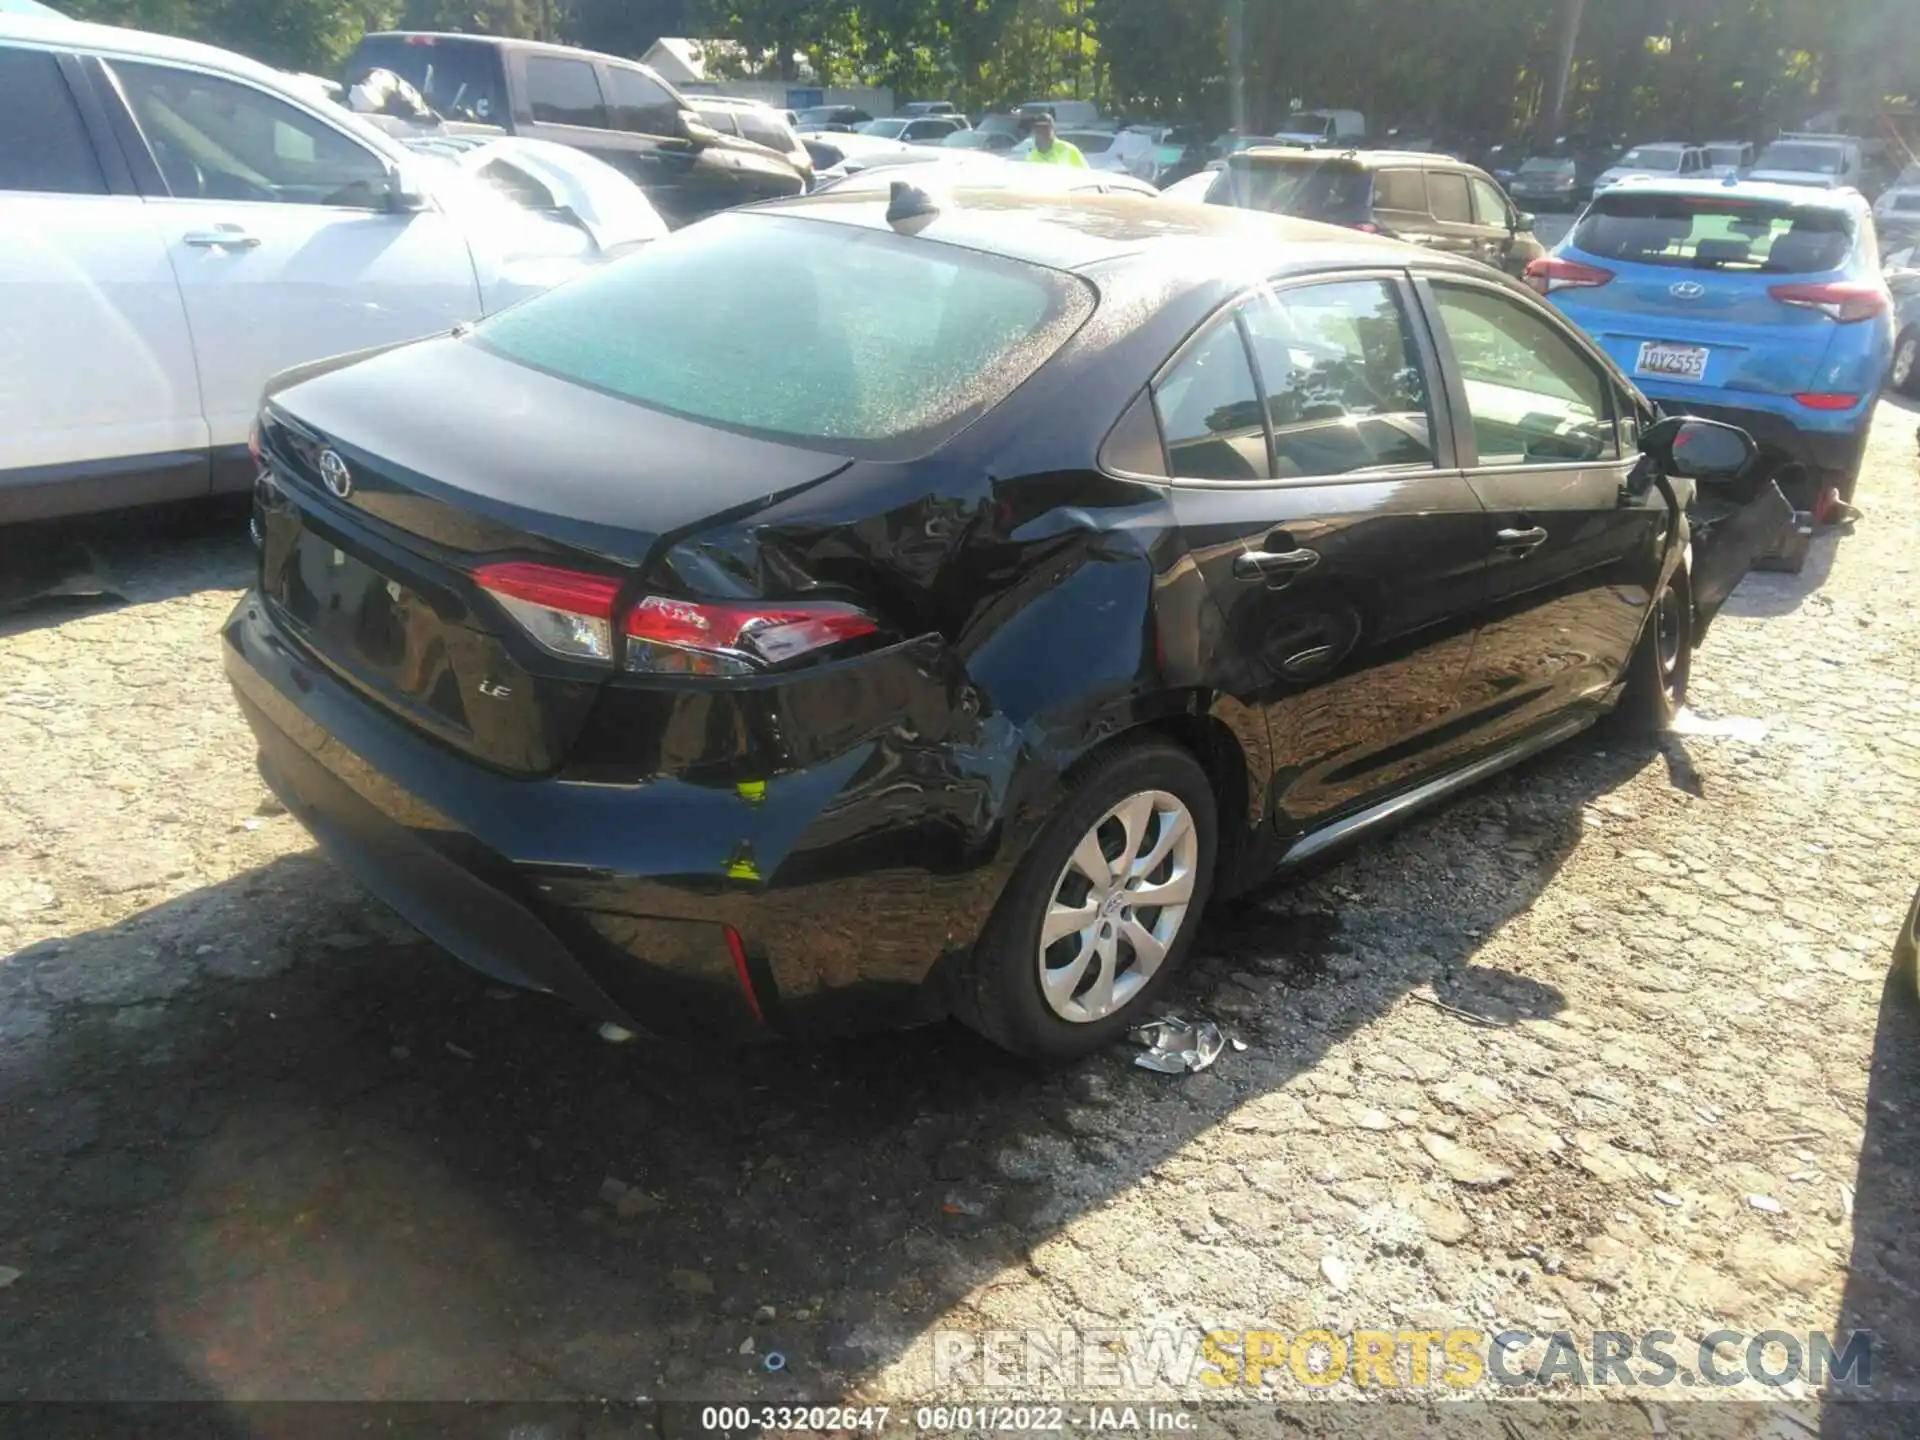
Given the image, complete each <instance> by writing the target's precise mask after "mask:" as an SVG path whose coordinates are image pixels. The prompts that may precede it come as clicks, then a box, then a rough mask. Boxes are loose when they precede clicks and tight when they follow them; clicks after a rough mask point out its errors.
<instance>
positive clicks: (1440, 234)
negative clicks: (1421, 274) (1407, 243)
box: [1427, 170, 1499, 264]
mask: <svg viewBox="0 0 1920 1440" xmlns="http://www.w3.org/2000/svg"><path fill="white" fill-rule="evenodd" d="M1427 208H1428V209H1429V210H1431V211H1432V212H1433V237H1434V238H1433V240H1432V242H1431V243H1432V247H1433V248H1434V249H1435V250H1439V251H1441V252H1443V253H1445V254H1448V255H1463V256H1465V257H1466V258H1467V259H1469V260H1479V261H1483V262H1485V263H1487V264H1497V263H1499V250H1498V248H1497V247H1496V246H1495V245H1494V244H1493V243H1492V242H1491V240H1490V239H1489V237H1488V235H1487V233H1486V231H1485V230H1484V228H1483V227H1482V226H1480V225H1479V224H1477V223H1476V222H1475V220H1474V218H1473V196H1472V194H1471V193H1470V192H1469V191H1468V189H1467V177H1466V176H1465V175H1463V174H1462V173H1461V172H1460V171H1458V170H1429V171H1427Z"/></svg>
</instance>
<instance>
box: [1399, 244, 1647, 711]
mask: <svg viewBox="0 0 1920 1440" xmlns="http://www.w3.org/2000/svg"><path fill="white" fill-rule="evenodd" d="M1420 291H1421V294H1422V296H1423V298H1424V299H1425V300H1426V302H1427V305H1428V307H1429V313H1430V314H1431V316H1432V322H1433V328H1434V332H1435V336H1436V340H1437V342H1438V344H1439V345H1440V346H1441V348H1442V351H1443V353H1446V354H1448V355H1450V357H1451V363H1450V364H1448V366H1447V370H1448V372H1449V374H1451V375H1453V376H1454V377H1456V379H1455V388H1454V390H1453V396H1452V398H1453V401H1454V404H1453V407H1452V408H1453V413H1454V414H1455V415H1456V416H1457V417H1458V418H1459V420H1460V434H1459V439H1458V443H1459V446H1460V449H1461V452H1462V453H1461V460H1462V464H1463V465H1464V466H1465V469H1466V475H1467V479H1468V482H1469V483H1470V484H1471V486H1472V488H1473V490H1474V493H1475V494H1476V495H1477V496H1478V497H1479V500H1480V502H1481V504H1482V505H1484V506H1485V508H1486V522H1485V524H1486V531H1485V537H1484V541H1483V543H1484V545H1485V553H1486V554H1487V555H1488V557H1489V559H1490V568H1489V569H1488V571H1487V596H1488V609H1487V615H1486V620H1485V623H1484V624H1483V626H1482V627H1481V630H1480V637H1479V641H1478V643H1477V644H1476V646H1475V648H1474V655H1473V663H1472V668H1471V674H1470V677H1469V679H1470V703H1471V704H1472V706H1473V707H1474V708H1475V709H1476V710H1477V711H1478V724H1477V726H1476V728H1477V729H1478V730H1479V731H1480V738H1481V739H1482V740H1484V741H1487V742H1498V741H1504V740H1510V739H1517V738H1519V737H1520V736H1521V735H1523V734H1524V733H1526V732H1527V731H1529V730H1532V729H1534V728H1536V727H1537V726H1539V725H1540V724H1541V723H1543V722H1545V721H1547V720H1550V719H1552V718H1554V717H1556V716H1557V715H1559V714H1560V713H1562V712H1563V711H1566V710H1567V709H1568V708H1569V707H1573V706H1577V705H1580V704H1582V703H1584V702H1589V701H1593V700H1597V699H1598V698H1599V697H1600V696H1601V695H1602V694H1603V693H1604V692H1605V691H1606V690H1607V689H1608V688H1609V687H1610V686H1612V685H1613V684H1614V682H1615V681H1616V680H1618V679H1619V678H1620V675H1621V672H1622V671H1623V670H1624V669H1625V667H1626V663H1627V658H1628V656H1629V655H1630V654H1631V653H1632V650H1633V647H1634V644H1635V643H1636V641H1637V640H1638V638H1639V634H1640V628H1641V624H1642V622H1643V621H1644V620H1645V618H1646V616H1647V614H1648V612H1649V610H1650V609H1651V607H1652V601H1653V592H1654V589H1655V587H1656V585H1657V584H1658V581H1659V576H1660V570H1661V565H1662V560H1663V556H1664V553H1665V545H1666V540H1667V535H1668V527H1669V526H1670V525H1671V523H1672V517H1671V514H1670V511H1669V508H1668V506H1667V503H1666V501H1665V499H1664V497H1663V496H1662V494H1661V492H1660V490H1659V489H1658V488H1657V487H1655V488H1653V489H1651V490H1649V491H1648V492H1647V493H1646V494H1645V495H1643V496H1640V497H1638V498H1635V497H1633V496H1630V495H1629V494H1628V493H1627V490H1626V483H1625V482H1626V478H1627V473H1628V471H1630V470H1631V469H1632V468H1633V464H1634V461H1635V460H1636V459H1637V458H1638V457H1637V454H1636V452H1635V449H1634V446H1633V445H1632V444H1631V443H1629V442H1627V441H1626V440H1624V439H1623V436H1622V433H1621V417H1622V409H1623V405H1622V401H1621V399H1620V397H1619V396H1618V394H1617V393H1616V388H1615V384H1614V381H1613V379H1612V377H1611V376H1610V375H1609V374H1608V373H1607V371H1606V369H1605V367H1603V366H1602V365H1601V364H1600V363H1599V361H1597V360H1596V359H1594V358H1593V357H1592V356H1591V355H1590V354H1589V353H1588V352H1587V351H1586V349H1585V347H1584V346H1583V345H1582V344H1581V343H1580V341H1579V340H1578V339H1577V338H1576V337H1575V335H1574V334H1573V333H1572V332H1571V331H1570V330H1569V329H1568V328H1567V327H1566V326H1565V325H1564V324H1563V323H1562V322H1561V321H1560V320H1559V318H1558V317H1556V316H1553V315H1551V314H1548V313H1543V309H1542V307H1540V306H1538V305H1536V304H1534V303H1532V302H1531V301H1530V300H1528V299H1527V298H1526V297H1524V296H1519V295H1515V294H1513V293H1512V292H1511V291H1509V290H1508V289H1507V288H1506V287H1505V286H1503V285H1501V284H1499V283H1498V282H1497V281H1494V280H1491V279H1489V280H1487V281H1485V282H1482V281H1478V280H1474V279H1471V278H1467V277H1455V276H1447V277H1440V276H1434V277H1432V278H1431V279H1428V280H1422V281H1421V283H1420Z"/></svg>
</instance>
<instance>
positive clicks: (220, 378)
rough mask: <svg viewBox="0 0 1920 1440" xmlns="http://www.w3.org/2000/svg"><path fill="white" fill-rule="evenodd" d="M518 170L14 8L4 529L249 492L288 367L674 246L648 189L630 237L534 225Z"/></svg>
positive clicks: (180, 45)
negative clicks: (263, 419)
mask: <svg viewBox="0 0 1920 1440" xmlns="http://www.w3.org/2000/svg"><path fill="white" fill-rule="evenodd" d="M514 143H520V144H525V143H526V142H514ZM555 148H557V147H555ZM578 159H579V160H583V161H587V162H589V163H593V162H592V161H591V157H587V156H580V157H578ZM567 163H569V164H570V163H572V162H567ZM507 168H509V169H513V170H514V171H515V173H519V172H520V171H526V170H530V169H534V168H537V166H536V164H535V161H534V160H533V159H527V158H525V157H522V158H521V159H520V160H518V161H510V163H509V164H508V166H507ZM543 173H544V172H543ZM502 178H503V176H502V172H501V171H499V170H496V171H495V172H494V173H493V174H488V175H480V176H478V177H477V179H478V181H479V182H480V183H475V182H476V176H475V174H474V173H472V167H469V168H468V170H466V171H461V170H460V169H459V168H458V167H457V166H456V165H454V164H453V163H451V162H450V161H446V160H438V161H436V159H435V158H433V157H428V156H420V155H415V154H413V153H412V152H411V151H409V150H408V149H406V148H405V147H403V146H402V145H401V144H400V143H399V142H398V141H396V140H394V139H392V138H391V137H389V136H387V135H384V134H382V133H380V132H379V131H378V130H376V129H375V128H374V127H372V126H371V125H369V124H367V123H366V122H364V121H363V120H361V119H359V118H358V117H357V116H354V115H352V114H350V113H348V112H347V111H345V110H342V109H339V108H338V107H335V106H332V105H329V104H328V103H327V102H326V101H325V100H323V99H319V98H317V97H315V96H313V95H311V94H310V93H308V92H306V91H304V90H303V89H302V88H301V87H300V86H299V85H298V84H297V83H296V82H294V81H293V80H292V79H291V78H290V77H287V76H285V75H282V74H281V73H280V72H278V71H275V70H270V69H268V68H266V67H265V66H262V65H258V64H255V63H254V62H252V61H250V60H246V59H244V58H242V57H241V56H238V55H233V54H230V53H228V52H226V51H223V50H216V49H212V48H210V47H208V46H204V45H196V44H192V43H189V42H187V41H183V40H173V39H168V38H165V37H162V36H157V35H147V34H143V33H140V32H137V31H131V30H116V29H109V28H106V27H103V26H95V25H83V24H78V23H76V22H73V21H69V20H64V19H60V20H45V19H40V18H34V17H27V16H19V15H11V14H0V521H14V520H27V519H38V518H41V517H45V516H51V515H63V514H73V513H76V512H79V511H86V510H100V509H108V508H114V507H118V506H123V505H137V504H144V503H149V502H153V501H160V500H174V499H186V498H191V497H195V496H203V495H207V494H209V493H212V492H215V491H222V490H235V489H238V490H244V489H246V488H247V487H249V486H250V485H251V484H252V481H253V467H252V465H251V462H250V459H249V456H248V454H247V435H248V430H249V428H250V426H251V424H252V421H253V416H254V412H255V411H256V410H257V409H258V407H259V403H260V393H261V387H262V385H263V384H264V382H265V381H266V379H267V378H268V377H269V376H270V375H272V374H274V373H275V372H276V371H279V370H283V369H285V368H287V367H288V366H291V365H296V364H300V363H302V362H305V361H309V360H317V359H319V358H321V357H323V356H327V355H333V354H338V353H340V352H342V351H347V350H358V349H363V348H366V347H368V346H373V345H380V344H385V343H389V342H393V341H400V340H409V339H413V338H416V337H418V336H421V335H426V334H431V333H433V332H434V331H438V330H445V329H448V328H449V327H451V326H453V325H455V324H457V323H459V322H460V321H463V320H471V319H474V318H477V317H478V316H480V315H482V314H485V313H488V312H490V311H492V310H495V309H497V308H499V307H500V306H502V305H505V304H509V303H511V302H512V301H514V300H516V299H519V298H521V297H523V296H525V295H528V294H532V293H534V292H535V291H537V290H541V289H544V288H546V287H547V286H549V285H552V284H554V283H556V282H557V281H559V280H563V279H566V278H569V276H571V275H572V274H574V273H577V272H578V271H579V270H581V269H583V268H585V267H586V266H587V265H590V264H593V263H597V262H598V261H599V260H600V259H603V258H605V256H606V254H607V253H609V251H610V250H612V249H617V248H622V247H621V245H620V243H619V242H621V241H622V240H632V241H638V240H644V239H647V238H651V237H652V236H653V235H657V234H658V233H661V228H660V227H659V225H658V217H657V216H655V215H653V212H652V209H651V207H650V206H647V205H646V204H645V203H644V200H645V197H644V196H642V195H640V193H639V192H638V191H637V190H634V191H633V197H634V199H635V200H636V201H638V202H639V204H638V206H637V212H643V218H650V219H651V220H652V222H653V226H652V229H651V230H650V231H647V230H646V227H644V226H642V227H641V231H636V232H635V233H633V234H631V235H628V234H626V233H624V231H622V232H621V233H609V230H608V228H607V226H606V224H605V223H604V221H602V222H601V223H599V224H598V226H597V228H596V225H594V224H592V223H583V222H582V220H581V217H580V216H579V215H577V214H576V213H575V207H574V206H572V205H569V204H565V203H561V202H560V201H558V200H556V201H555V202H554V203H553V204H551V205H549V206H548V207H547V213H546V214H544V215H541V214H536V213H534V212H533V211H530V210H528V209H527V208H525V206H526V203H527V202H526V201H524V200H521V201H520V202H519V203H520V208H519V209H517V211H516V210H514V209H513V207H511V206H509V205H508V203H507V201H506V200H505V199H504V198H503V196H502V192H503V190H505V191H506V193H508V194H511V193H512V189H511V187H504V186H502V185H501V184H500V183H499V182H500V181H501V180H502ZM506 178H511V177H510V176H509V177H506ZM545 178H546V179H549V180H554V183H555V184H558V183H559V181H558V180H555V179H554V176H553V175H546V176H545ZM552 188H553V187H552V186H543V187H542V191H541V193H543V194H551V193H552ZM627 188H628V189H631V188H632V187H631V186H628V187H627ZM489 202H491V203H489ZM607 208H608V207H606V206H602V211H603V212H604V211H605V210H607ZM516 221H518V222H520V223H515V222H516ZM624 223H625V222H623V224H624ZM626 228H627V229H632V228H633V227H632V226H631V225H630V224H629V225H626ZM583 230H584V231H585V232H586V234H585V236H584V237H583V234H582V231H583ZM642 232H645V233H642Z"/></svg>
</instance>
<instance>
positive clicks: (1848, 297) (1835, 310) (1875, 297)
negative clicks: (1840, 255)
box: [1767, 280, 1887, 325]
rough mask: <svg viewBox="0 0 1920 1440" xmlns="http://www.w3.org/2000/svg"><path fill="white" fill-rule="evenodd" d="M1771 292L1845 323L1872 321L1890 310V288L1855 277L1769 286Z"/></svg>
mask: <svg viewBox="0 0 1920 1440" xmlns="http://www.w3.org/2000/svg"><path fill="white" fill-rule="evenodd" d="M1767 294H1769V295H1771V296H1772V297H1773V298H1774V299H1776V300H1778V301H1779V302H1780V303H1781V304H1782V305H1795V306H1798V307H1799V308H1801V309H1803V310H1818V311H1819V312H1820V313H1821V314H1822V315H1825V316H1826V317H1827V318H1828V319H1829V320H1838V321H1839V322H1840V323H1841V324H1842V325H1851V324H1853V323H1854V322H1856V321H1859V320H1871V319H1873V318H1874V317H1875V316H1876V315H1884V314H1885V313H1886V311H1887V292H1886V291H1884V290H1882V289H1881V288H1880V287H1879V286H1877V285H1865V284H1862V283H1860V282H1859V281H1852V280H1832V281H1826V282H1823V283H1819V284H1813V285H1773V286H1769V287H1768V289H1767Z"/></svg>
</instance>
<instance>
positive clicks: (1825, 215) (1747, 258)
mask: <svg viewBox="0 0 1920 1440" xmlns="http://www.w3.org/2000/svg"><path fill="white" fill-rule="evenodd" d="M1853 238H1854V231H1853V221H1852V220H1851V219H1850V218H1849V217H1848V216H1847V215H1845V214H1844V213H1842V212H1840V211H1836V210H1830V209H1824V208H1814V207H1812V206H1796V205H1789V204H1785V203H1782V202H1776V201H1756V200H1745V199H1731V198H1723V197H1720V196H1695V195H1649V194H1625V195H1619V194H1605V195H1602V196H1601V197H1600V198H1599V199H1598V200H1596V201H1594V203H1593V206H1592V208H1591V209H1589V210H1588V211H1587V213H1586V214H1585V215H1584V216H1583V217H1581V220H1580V223H1579V224H1578V225H1577V226H1576V227H1574V232H1573V243H1574V245H1575V247H1576V248H1578V249H1580V250H1584V251H1585V252H1586V253H1587V254H1589V255H1594V256H1598V257H1599V258H1600V259H1603V260H1624V261H1629V262H1631V263H1634V264H1639V265H1673V266H1679V267H1683V268H1687V269H1695V270H1746V271H1757V272H1764V273H1767V274H1770V275H1812V274H1817V273H1819V272H1821V271H1826V270H1837V269H1839V268H1840V266H1841V265H1843V264H1844V263H1846V258H1847V254H1848V252H1849V251H1850V250H1851V249H1852V248H1853Z"/></svg>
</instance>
